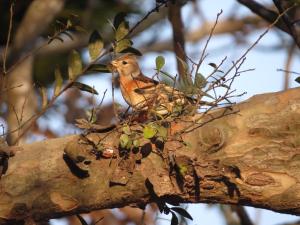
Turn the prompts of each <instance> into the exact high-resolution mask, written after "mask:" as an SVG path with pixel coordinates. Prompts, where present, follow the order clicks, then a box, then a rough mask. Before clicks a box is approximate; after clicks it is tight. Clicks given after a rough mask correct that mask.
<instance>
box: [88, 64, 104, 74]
mask: <svg viewBox="0 0 300 225" xmlns="http://www.w3.org/2000/svg"><path fill="white" fill-rule="evenodd" d="M87 72H100V73H110V70H109V69H108V67H107V65H104V64H91V65H90V66H89V67H88V68H87Z"/></svg>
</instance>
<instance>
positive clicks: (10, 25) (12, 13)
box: [3, 3, 14, 75]
mask: <svg viewBox="0 0 300 225" xmlns="http://www.w3.org/2000/svg"><path fill="white" fill-rule="evenodd" d="M13 8H14V3H12V4H11V5H10V9H9V13H10V18H9V27H8V34H7V40H6V45H5V50H4V56H3V73H4V75H5V74H6V60H7V52H8V46H9V43H10V36H11V31H12V20H13V15H14V10H13Z"/></svg>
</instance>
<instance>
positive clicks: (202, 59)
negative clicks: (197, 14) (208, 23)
mask: <svg viewBox="0 0 300 225" xmlns="http://www.w3.org/2000/svg"><path fill="white" fill-rule="evenodd" d="M222 13H223V10H221V11H220V12H219V13H218V14H217V18H216V20H215V23H214V25H213V27H212V28H211V31H210V33H209V36H208V39H207V40H206V43H205V45H204V48H203V50H202V53H201V56H200V59H199V62H198V64H197V68H196V73H198V71H199V69H200V66H201V64H202V62H203V61H204V59H205V57H206V54H205V53H206V49H207V46H208V43H209V42H210V39H211V37H212V35H213V32H214V30H215V28H216V26H217V24H218V20H219V17H220V15H221V14H222Z"/></svg>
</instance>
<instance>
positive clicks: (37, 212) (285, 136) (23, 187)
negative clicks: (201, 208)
mask: <svg viewBox="0 0 300 225" xmlns="http://www.w3.org/2000/svg"><path fill="white" fill-rule="evenodd" d="M234 109H235V110H239V113H237V114H232V115H228V116H226V117H222V118H220V119H216V120H213V121H212V122H209V123H207V124H206V125H205V126H202V127H201V128H198V129H195V130H193V131H191V132H189V133H186V134H184V135H183V137H182V138H183V140H184V141H185V142H188V143H190V146H185V145H183V144H182V143H180V142H178V141H176V140H173V141H169V142H167V143H165V146H164V151H163V152H162V153H161V155H159V154H158V153H159V151H157V150H155V149H154V148H153V149H152V152H151V153H150V154H149V155H148V156H147V157H144V158H143V159H142V160H141V163H140V164H135V165H134V166H135V167H134V168H133V167H132V164H130V163H129V164H126V163H127V160H123V161H120V160H118V159H100V160H96V159H95V157H94V156H93V155H91V154H87V152H89V151H90V150H91V149H92V148H93V147H92V146H91V145H90V144H87V142H86V140H88V143H99V141H100V140H101V143H102V146H105V148H106V149H116V148H117V146H118V134H117V133H116V132H111V133H110V134H109V135H108V134H107V133H106V134H105V133H104V134H103V133H102V134H95V133H94V134H89V135H87V136H86V137H85V138H84V139H81V138H80V136H68V137H63V138H58V139H52V140H45V141H42V142H36V143H32V144H27V145H21V146H19V148H20V150H19V151H17V152H16V154H15V156H14V157H12V158H11V159H10V160H9V167H8V170H7V172H6V174H5V175H4V176H2V179H1V181H0V218H1V219H24V218H26V217H32V218H34V219H35V220H39V219H45V218H55V217H60V216H65V215H70V214H75V213H82V212H88V211H92V210H96V209H105V208H113V207H121V206H125V205H131V206H143V205H144V204H146V203H148V202H150V201H158V197H160V200H161V201H167V202H173V203H174V202H194V203H199V202H206V203H224V204H236V205H248V206H253V207H259V208H265V209H270V210H274V211H277V212H281V213H288V214H294V215H300V194H299V193H300V183H299V182H300V169H299V167H300V141H299V140H300V122H299V121H300V88H296V89H291V90H288V91H285V92H279V93H271V94H264V95H258V96H255V97H252V98H251V99H249V100H248V101H245V102H242V103H240V104H237V105H236V106H235V107H234ZM222 112H223V109H220V110H218V111H215V112H213V113H212V114H210V115H207V116H206V117H205V118H203V119H202V122H204V121H208V120H211V118H212V116H215V117H216V116H218V115H220V113H222ZM198 116H199V115H197V117H198ZM185 119H186V118H185ZM190 124H191V123H190V122H179V121H178V122H176V123H175V122H174V123H173V124H172V126H171V131H170V132H171V135H172V133H174V132H176V130H177V131H178V130H182V129H183V128H184V127H186V126H190ZM193 124H194V126H197V124H195V122H194V123H193ZM103 137H105V138H104V139H103ZM92 145H93V144H92ZM70 149H72V150H73V152H75V151H77V152H80V154H84V153H85V154H86V155H85V157H86V160H85V162H86V164H82V165H81V164H78V165H77V166H79V167H80V168H81V169H78V168H77V172H76V168H75V167H73V166H74V165H73V166H72V163H70V162H69V161H68V160H67V158H66V157H65V160H64V157H63V154H64V151H67V152H70ZM167 150H168V151H169V153H168V155H165V154H164V153H165V152H166V151H167ZM155 152H156V153H157V154H155ZM171 153H172V154H173V155H175V156H176V157H175V163H176V166H177V169H179V170H181V172H180V173H171V174H170V171H169V165H168V164H166V161H164V160H163V158H164V157H166V158H167V157H168V156H170V155H171ZM144 156H145V155H144ZM66 162H68V163H66ZM117 164H118V165H117ZM68 165H69V166H68ZM175 170H176V168H175ZM71 171H73V172H71ZM75 174H76V175H75ZM117 178H119V181H123V185H113V186H112V185H110V182H111V181H115V180H116V179H117ZM120 183H121V182H120ZM150 183H151V184H152V185H153V190H152V187H151V184H150Z"/></svg>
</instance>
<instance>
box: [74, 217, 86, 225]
mask: <svg viewBox="0 0 300 225" xmlns="http://www.w3.org/2000/svg"><path fill="white" fill-rule="evenodd" d="M76 216H77V218H78V219H79V221H80V223H81V225H88V223H87V222H86V221H85V220H84V219H83V217H82V216H80V215H79V214H77V215H76Z"/></svg>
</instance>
